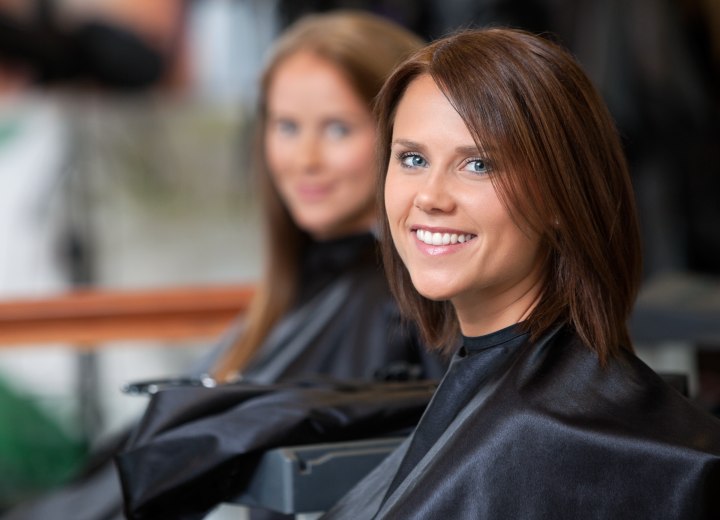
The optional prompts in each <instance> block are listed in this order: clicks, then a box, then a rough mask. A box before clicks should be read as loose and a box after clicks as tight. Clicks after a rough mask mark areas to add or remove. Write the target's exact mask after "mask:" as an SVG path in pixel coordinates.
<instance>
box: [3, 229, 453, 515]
mask: <svg viewBox="0 0 720 520" xmlns="http://www.w3.org/2000/svg"><path fill="white" fill-rule="evenodd" d="M376 245H377V243H376V240H375V237H374V236H373V235H372V234H370V233H367V234H361V235H355V236H350V237H343V238H339V239H336V240H332V241H325V242H312V241H309V242H308V243H307V244H306V246H305V248H304V251H303V258H302V265H301V269H300V275H301V284H300V285H301V286H300V293H299V294H298V297H297V301H296V303H295V305H294V306H293V308H292V309H291V310H290V311H289V312H288V313H287V314H286V315H285V316H283V318H282V319H281V320H280V322H279V323H278V324H277V326H276V327H275V329H274V330H273V332H272V333H271V334H270V336H269V337H268V338H267V340H266V341H265V342H264V343H263V345H262V346H261V347H260V349H259V351H258V353H257V356H256V358H255V359H254V360H253V362H252V363H251V364H250V366H249V367H248V368H247V370H246V371H245V373H244V374H243V376H244V377H245V379H246V380H248V381H252V382H257V383H275V382H278V381H292V380H302V379H305V378H307V377H308V376H310V375H313V374H324V375H329V376H332V377H335V378H349V379H358V378H360V379H367V380H371V379H373V378H378V379H406V378H410V379H417V378H428V379H439V378H440V377H441V376H442V374H443V373H444V370H445V366H446V364H447V363H446V362H444V361H443V360H442V359H440V358H439V357H437V356H434V355H431V354H427V353H426V352H425V350H424V349H423V348H422V347H421V345H420V342H419V340H418V338H417V334H416V333H415V330H414V329H413V328H412V327H409V326H408V325H407V324H405V323H403V321H402V320H401V318H400V314H399V311H398V309H397V307H396V305H395V303H394V302H393V300H392V297H391V295H390V290H389V288H388V286H387V281H386V279H385V275H384V273H383V269H382V265H381V264H380V263H379V257H378V252H377V248H376ZM241 333H242V330H241V329H235V330H231V331H230V332H229V333H228V334H226V336H225V337H224V338H223V340H222V341H221V343H222V344H223V345H224V347H225V348H227V347H228V346H230V345H231V344H232V343H234V341H235V340H236V338H237V334H241ZM223 352H224V350H223V347H222V346H220V347H218V348H216V349H214V352H213V355H211V356H210V357H209V358H208V359H206V360H205V361H204V362H203V363H201V365H202V366H200V367H196V368H195V370H193V372H195V373H202V372H207V371H208V370H209V369H211V367H212V366H213V365H214V362H215V361H216V360H217V358H218V357H219V356H220V355H222V354H223ZM121 447H122V446H117V447H113V450H112V452H113V453H114V452H115V451H116V450H117V449H119V448H121ZM104 462H105V463H104V464H101V465H100V466H99V467H98V468H97V469H96V470H95V471H93V472H92V473H91V474H89V475H87V476H85V477H83V478H82V479H80V480H78V481H76V482H73V483H71V484H69V485H67V486H64V487H63V488H61V489H59V490H56V491H54V492H52V493H48V494H46V495H44V496H41V497H39V498H38V499H36V500H34V501H32V502H28V503H25V504H20V505H19V506H18V507H16V508H14V509H12V510H11V511H8V512H7V513H6V514H4V515H2V520H46V519H47V518H52V519H53V520H118V519H119V518H120V517H121V510H122V496H121V492H120V485H119V482H118V478H117V474H116V471H115V468H114V466H113V464H112V461H111V460H110V459H106V460H104Z"/></svg>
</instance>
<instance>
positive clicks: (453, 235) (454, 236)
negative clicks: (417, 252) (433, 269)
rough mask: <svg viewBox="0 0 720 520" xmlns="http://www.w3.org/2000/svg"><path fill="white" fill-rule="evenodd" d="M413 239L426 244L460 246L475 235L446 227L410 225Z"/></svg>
mask: <svg viewBox="0 0 720 520" xmlns="http://www.w3.org/2000/svg"><path fill="white" fill-rule="evenodd" d="M410 231H411V232H412V233H413V235H415V239H416V240H417V241H418V242H420V243H421V244H423V245H426V246H461V245H462V244H465V243H466V242H469V241H470V240H472V239H473V238H475V237H476V236H477V235H473V234H472V233H465V232H463V231H458V230H455V229H448V228H425V227H419V226H417V227H412V228H411V230H410Z"/></svg>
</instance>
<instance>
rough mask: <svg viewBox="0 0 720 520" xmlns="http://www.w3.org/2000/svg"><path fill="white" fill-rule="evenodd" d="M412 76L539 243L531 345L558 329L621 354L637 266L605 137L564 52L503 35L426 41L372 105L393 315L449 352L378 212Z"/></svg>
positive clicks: (627, 186)
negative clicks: (437, 99)
mask: <svg viewBox="0 0 720 520" xmlns="http://www.w3.org/2000/svg"><path fill="white" fill-rule="evenodd" d="M421 75H429V76H430V77H432V79H433V80H434V81H435V83H436V84H437V86H438V88H439V89H440V90H441V91H442V92H443V93H444V95H445V96H446V97H447V99H448V100H449V102H450V103H451V104H452V105H453V107H454V108H455V110H457V112H458V114H459V115H460V116H461V117H462V119H463V121H464V122H465V124H466V125H467V128H468V130H469V132H470V134H471V135H472V136H473V138H474V140H475V143H476V144H477V146H478V148H479V150H481V152H483V151H485V152H487V153H485V155H486V156H487V157H488V158H489V160H490V164H491V168H492V169H491V173H490V178H491V180H492V182H493V185H494V187H495V189H496V190H497V192H498V196H499V197H500V199H501V200H502V201H503V203H504V204H505V206H506V207H507V208H508V210H509V211H510V214H511V215H512V216H513V218H514V219H515V220H516V222H517V223H518V225H521V224H524V226H522V225H521V226H520V227H521V229H529V230H531V231H532V232H535V233H537V234H538V235H539V236H540V237H541V244H542V251H543V276H544V280H543V289H542V294H541V297H540V300H539V302H538V304H537V306H536V307H535V308H534V310H533V311H532V313H531V315H530V316H529V318H528V319H527V320H526V321H525V322H524V324H525V326H526V327H527V329H528V330H529V332H530V333H531V336H532V337H533V338H537V337H539V336H540V335H541V334H543V333H544V332H546V331H547V330H548V329H549V328H550V327H552V326H553V325H554V324H556V323H560V322H564V323H568V324H571V325H572V326H573V327H574V328H575V330H576V331H577V333H578V334H579V336H580V338H581V339H582V340H583V341H584V342H585V343H586V344H587V345H588V346H589V347H590V348H592V349H593V350H595V351H596V352H597V354H598V356H599V358H600V359H601V360H602V361H605V360H606V359H607V358H608V356H613V355H615V354H617V353H618V352H619V351H620V349H630V350H632V345H631V342H630V337H629V334H628V329H627V319H628V317H629V314H630V311H631V309H632V306H633V304H634V301H635V297H636V293H637V290H638V286H639V284H640V279H641V264H642V258H641V248H640V234H639V226H638V222H637V216H636V210H635V202H634V196H633V191H632V185H631V182H630V176H629V174H628V168H627V164H626V160H625V156H624V154H623V150H622V147H621V144H620V140H619V137H618V134H617V130H616V128H615V125H614V123H613V120H612V118H611V117H610V114H609V113H608V110H607V108H606V106H605V104H604V102H603V100H602V99H601V97H600V95H599V94H598V92H597V91H596V90H595V88H594V87H593V85H592V84H591V82H590V80H589V79H588V77H587V76H586V75H585V73H584V72H583V71H582V70H581V68H580V67H579V65H578V64H577V63H576V62H575V60H574V59H573V58H572V57H571V56H570V54H569V53H568V52H567V51H565V50H564V49H563V48H561V47H560V46H559V45H557V44H555V43H553V42H551V41H548V40H546V39H544V38H541V37H539V36H534V35H532V34H529V33H527V32H523V31H519V30H513V29H502V28H492V29H477V30H466V31H462V32H459V33H456V34H453V35H450V36H447V37H445V38H443V39H440V40H438V41H435V42H433V43H432V44H430V45H428V46H427V47H425V48H423V49H421V50H419V51H418V52H417V53H415V54H414V55H413V56H412V57H410V58H409V59H408V60H407V61H405V62H404V63H403V64H402V65H400V66H399V67H398V68H397V69H396V70H395V72H394V73H393V75H392V76H391V77H390V78H389V79H388V81H387V83H386V84H385V86H384V87H383V90H382V91H381V93H380V95H379V97H378V100H377V103H376V116H377V119H378V122H379V140H378V146H379V158H378V160H379V166H380V172H381V176H382V179H383V183H381V184H380V187H379V194H378V200H379V205H380V210H381V214H382V219H381V240H382V249H383V259H384V262H385V268H386V270H387V273H388V277H389V279H390V286H391V289H392V291H393V293H394V295H395V297H396V298H397V300H398V302H399V304H400V306H401V308H402V310H403V312H404V313H405V314H406V315H407V316H408V317H410V318H411V319H413V320H414V321H416V322H418V324H419V326H420V329H421V331H422V333H423V335H424V337H425V340H426V341H427V342H428V344H429V345H433V346H435V347H437V348H443V349H446V350H447V349H450V348H451V347H452V345H454V344H455V345H456V344H457V336H458V334H459V325H458V321H457V316H456V315H455V311H454V309H453V307H452V305H451V304H450V302H448V301H442V302H438V301H431V300H428V299H426V298H424V297H423V296H421V295H420V294H419V293H418V292H417V291H416V290H415V288H414V287H413V285H412V282H411V280H410V275H409V274H408V272H407V269H406V268H405V266H404V265H403V263H402V260H401V259H400V257H399V255H398V254H397V251H396V250H395V247H394V245H393V244H392V240H391V238H390V230H389V227H388V222H387V215H386V212H385V206H384V202H383V201H384V198H383V194H382V191H383V184H384V179H385V176H386V175H387V166H388V162H389V160H390V143H391V140H392V134H393V120H394V116H395V111H396V108H397V106H398V103H399V102H400V100H401V98H402V96H403V94H404V93H405V90H406V89H407V87H408V85H409V84H410V83H411V82H412V81H413V80H414V79H415V78H417V77H418V76H421ZM483 153H484V152H483Z"/></svg>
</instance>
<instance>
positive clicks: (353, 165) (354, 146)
mask: <svg viewBox="0 0 720 520" xmlns="http://www.w3.org/2000/svg"><path fill="white" fill-rule="evenodd" d="M326 157H327V160H328V164H329V165H331V167H332V168H333V169H334V170H335V171H337V172H341V173H342V174H343V175H345V176H346V177H348V178H352V179H353V180H356V181H358V182H360V183H364V184H374V181H375V144H374V140H373V139H369V138H368V137H366V136H358V137H357V138H354V139H351V140H348V141H346V142H345V143H343V144H342V145H340V144H334V145H330V146H328V147H327V148H326Z"/></svg>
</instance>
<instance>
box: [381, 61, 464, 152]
mask: <svg viewBox="0 0 720 520" xmlns="http://www.w3.org/2000/svg"><path fill="white" fill-rule="evenodd" d="M392 138H393V140H397V139H410V140H413V141H418V142H421V143H428V144H429V143H433V144H441V145H444V144H448V145H452V146H453V147H458V146H472V145H474V140H473V137H472V135H471V134H470V131H469V130H468V128H467V125H466V124H465V121H464V120H463V119H462V117H460V114H458V112H457V110H455V108H454V107H453V105H452V104H451V103H450V101H449V100H448V99H447V97H446V96H445V94H443V92H442V91H441V90H440V89H439V88H438V86H437V84H436V83H435V81H434V80H433V79H432V77H431V76H429V75H428V74H422V75H420V76H418V77H416V78H415V79H413V80H412V81H411V82H410V83H409V84H408V86H407V88H406V89H405V92H404V93H403V95H402V97H401V98H400V101H399V102H398V105H397V108H396V110H395V117H394V120H393V133H392Z"/></svg>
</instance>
